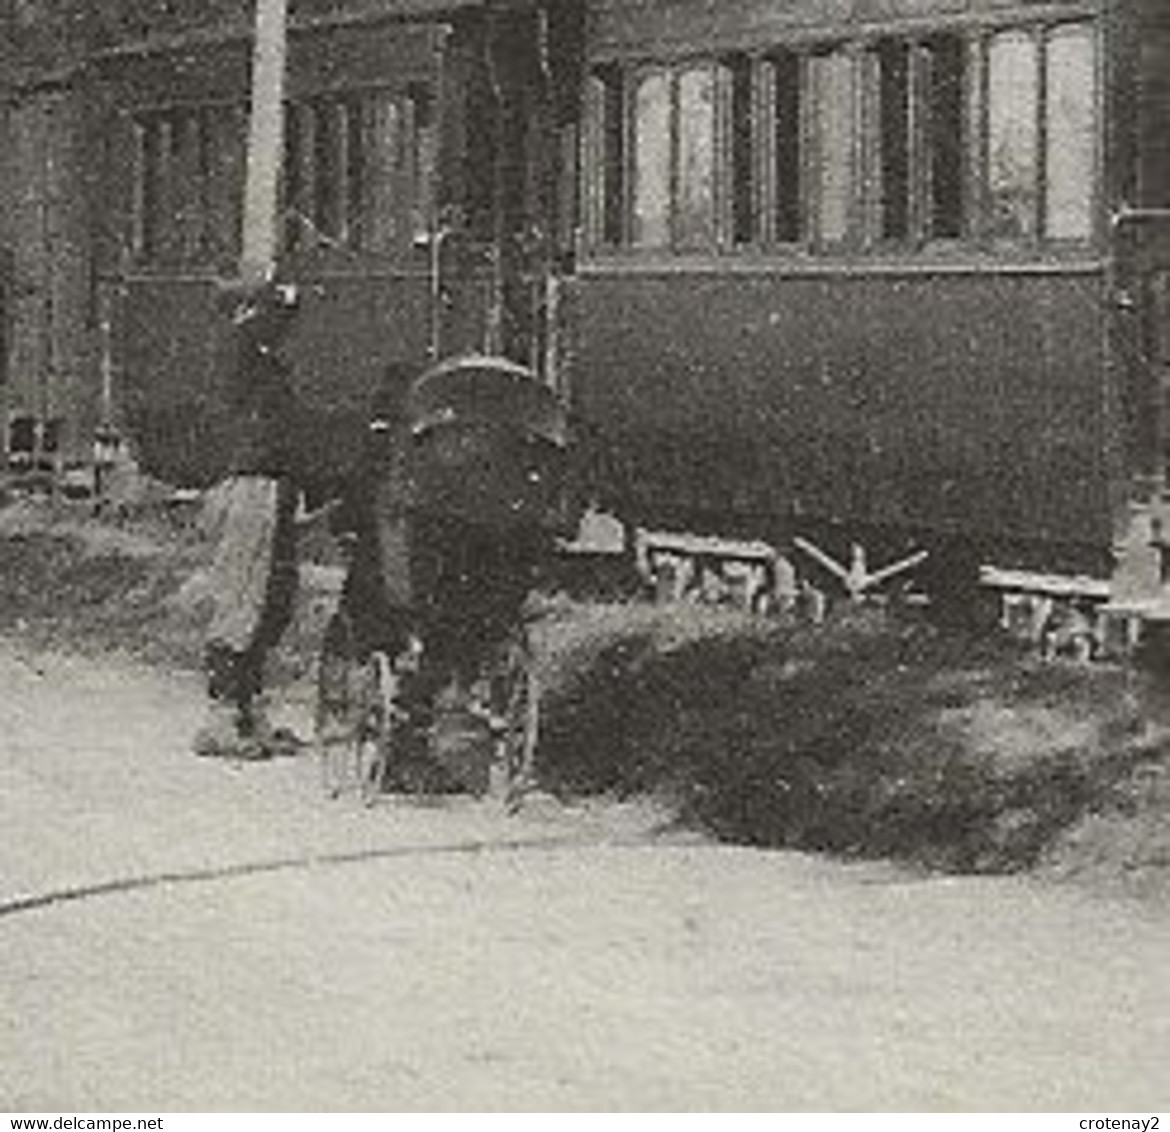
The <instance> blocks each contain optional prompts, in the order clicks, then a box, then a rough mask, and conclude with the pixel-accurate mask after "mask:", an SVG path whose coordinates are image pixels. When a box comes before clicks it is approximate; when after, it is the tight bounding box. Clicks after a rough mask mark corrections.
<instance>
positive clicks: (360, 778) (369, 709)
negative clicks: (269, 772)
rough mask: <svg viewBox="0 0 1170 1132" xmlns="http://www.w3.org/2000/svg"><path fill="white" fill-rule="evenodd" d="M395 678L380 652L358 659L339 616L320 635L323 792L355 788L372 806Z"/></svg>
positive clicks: (382, 771)
mask: <svg viewBox="0 0 1170 1132" xmlns="http://www.w3.org/2000/svg"><path fill="white" fill-rule="evenodd" d="M394 692H395V679H394V673H393V670H392V668H391V665H390V661H389V659H388V658H387V656H386V654H385V653H382V652H375V653H373V654H372V655H370V656H369V657H368V658H364V659H363V658H360V657H359V656H358V649H357V643H356V634H355V633H354V629H353V624H352V622H351V621H350V619H349V617H348V616H347V615H346V614H345V613H344V612H343V611H339V612H338V613H336V614H334V616H333V618H332V619H331V620H330V622H329V625H328V627H327V629H326V631H325V641H324V644H323V646H322V649H321V658H320V661H319V663H318V667H317V704H316V711H315V713H314V746H315V747H316V749H317V756H318V759H319V761H320V765H321V779H322V784H323V786H324V788H325V792H326V793H327V794H328V795H329V796H330V797H331V798H336V797H338V796H339V795H341V794H343V793H345V792H346V791H348V790H354V789H356V791H357V793H358V794H359V796H360V797H361V799H362V801H363V802H365V803H366V804H367V805H369V804H371V803H372V802H373V800H374V798H375V797H376V796H377V795H378V793H379V791H380V790H381V788H382V784H383V782H384V780H385V777H386V767H387V763H388V760H389V757H390V744H391V741H392V732H393V727H394V720H395V707H394Z"/></svg>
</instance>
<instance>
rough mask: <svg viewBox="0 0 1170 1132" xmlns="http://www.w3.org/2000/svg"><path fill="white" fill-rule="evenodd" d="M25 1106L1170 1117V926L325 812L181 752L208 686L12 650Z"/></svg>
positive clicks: (1, 838)
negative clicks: (1168, 1068)
mask: <svg viewBox="0 0 1170 1132" xmlns="http://www.w3.org/2000/svg"><path fill="white" fill-rule="evenodd" d="M0 687H2V688H3V695H4V698H3V702H2V704H0V1003H2V1005H3V1022H2V1023H0V1110H4V1109H13V1110H28V1109H32V1110H48V1111H59V1110H73V1111H78V1110H83V1109H84V1110H100V1111H112V1110H119V1111H136V1110H137V1111H188V1110H216V1109H230V1110H276V1111H285V1110H290V1111H303V1110H317V1109H325V1110H333V1109H338V1110H353V1109H356V1110H368V1109H372V1110H402V1109H439V1110H449V1109H454V1110H480V1109H522V1110H523V1109H551V1110H573V1109H593V1110H598V1109H601V1110H611V1109H642V1110H646V1109H650V1110H654V1109H675V1110H720V1109H726V1110H756V1109H767V1110H781V1111H784V1110H802V1109H862V1110H891V1109H898V1110H920V1109H937V1110H947V1109H952V1110H953V1109H958V1110H967V1109H974V1110H994V1109H1009V1110H1040V1111H1048V1110H1058V1111H1063V1110H1083V1111H1086V1112H1089V1111H1114V1112H1122V1111H1124V1112H1142V1111H1150V1110H1158V1109H1161V1110H1166V1109H1168V1108H1170V1086H1168V1085H1167V1084H1166V1074H1165V1071H1164V1070H1165V1065H1166V1064H1167V1062H1168V1060H1170V1056H1168V1055H1170V973H1168V972H1167V956H1168V955H1170V946H1168V945H1170V919H1168V918H1167V916H1166V914H1165V913H1164V912H1162V911H1160V910H1158V909H1156V908H1154V907H1152V906H1150V905H1141V904H1137V903H1132V902H1122V901H1114V900H1110V899H1105V898H1101V897H1095V896H1093V895H1091V894H1088V893H1086V892H1084V891H1082V890H1077V889H1073V888H1055V887H1051V886H1045V885H1042V884H1039V883H1037V882H1034V881H1027V880H1019V879H1012V880H1004V879H946V878H922V877H915V876H911V875H907V874H905V873H902V872H899V871H898V870H896V869H894V868H892V867H883V866H876V865H865V866H846V865H841V864H838V863H835V862H831V861H827V860H823V859H816V858H811V857H805V856H800V855H796V854H781V853H763V852H757V851H751V850H741V849H734V848H729V847H721V846H716V845H711V844H704V843H699V842H695V841H687V840H684V839H680V838H678V837H671V836H665V835H662V834H660V833H658V832H656V829H655V815H654V814H653V813H652V812H650V811H649V810H648V809H645V808H639V807H633V806H627V807H618V806H612V807H587V808H562V807H558V806H555V805H552V804H549V803H545V804H537V805H534V806H532V807H530V808H529V809H528V810H527V811H526V812H525V813H523V814H521V815H519V816H513V817H507V816H505V815H502V814H499V813H497V812H494V811H493V810H492V809H491V808H490V807H489V806H486V805H479V804H473V803H467V802H457V803H453V804H451V805H448V806H444V807H442V808H430V809H428V808H423V807H420V806H418V805H409V804H403V803H387V804H385V805H381V806H379V807H377V808H375V809H374V810H372V811H363V810H361V809H360V807H358V806H357V805H356V803H353V802H352V801H350V802H345V801H343V802H328V801H327V800H325V799H324V798H323V797H321V794H320V791H319V790H318V789H317V783H316V774H315V769H314V768H313V766H312V765H311V763H310V761H309V760H307V759H293V760H282V761H279V762H275V763H270V764H263V765H253V766H248V767H245V768H242V769H234V768H230V767H228V766H224V765H222V764H217V763H207V762H201V761H198V760H195V759H193V758H191V757H190V756H189V755H187V754H186V752H185V749H184V747H185V740H186V737H187V735H188V734H189V733H190V730H191V728H192V727H193V726H194V723H195V720H196V718H197V716H198V712H199V708H200V700H199V688H198V686H197V684H196V682H195V681H194V680H193V679H192V678H190V677H172V676H166V675H162V674H159V673H157V672H152V671H148V670H145V669H140V668H135V667H133V666H130V665H124V664H120V663H112V662H111V663H102V664H97V663H94V662H90V661H84V660H78V659H67V658H60V657H57V658H47V659H46V658H32V657H23V658H22V657H21V656H20V655H19V654H18V653H17V652H16V651H15V650H14V649H13V648H11V647H0Z"/></svg>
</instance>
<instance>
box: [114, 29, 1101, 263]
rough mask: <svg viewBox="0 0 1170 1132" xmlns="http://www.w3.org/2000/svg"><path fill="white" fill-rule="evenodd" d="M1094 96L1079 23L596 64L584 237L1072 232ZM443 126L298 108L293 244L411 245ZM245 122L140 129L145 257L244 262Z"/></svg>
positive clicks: (1021, 237) (390, 105)
mask: <svg viewBox="0 0 1170 1132" xmlns="http://www.w3.org/2000/svg"><path fill="white" fill-rule="evenodd" d="M1098 102H1099V82H1098V58H1097V45H1096V31H1095V28H1094V26H1093V25H1091V24H1089V23H1086V22H1075V23H1066V24H1058V25H1054V26H1046V27H1042V28H1025V29H1018V28H1016V29H1009V30H1003V31H995V32H981V33H979V34H958V33H938V34H933V35H926V36H923V37H921V38H888V39H879V40H876V41H871V42H868V43H866V44H863V45H859V44H852V43H845V44H831V45H825V46H818V47H810V48H807V49H805V48H802V49H801V50H799V51H797V50H777V51H771V52H766V53H761V54H748V53H740V54H732V55H727V56H723V57H720V58H718V59H708V60H692V61H687V62H684V63H678V64H672V65H669V66H666V65H658V64H649V65H635V64H626V63H614V64H609V65H604V66H601V67H598V68H596V69H594V70H593V71H592V73H591V74H590V76H589V83H588V87H587V91H586V99H585V128H584V141H585V154H584V156H585V162H584V168H585V169H586V171H587V177H586V182H585V184H584V186H583V189H584V191H583V193H582V199H581V206H582V209H581V211H582V216H581V220H582V222H583V227H584V235H585V239H586V242H587V244H588V245H589V246H591V247H593V248H612V249H634V250H647V251H660V252H662V251H679V252H688V251H706V250H712V249H741V250H749V249H753V248H768V247H789V248H792V247H812V248H824V249H832V248H839V247H849V246H854V247H856V246H889V245H895V246H896V245H920V244H927V243H930V242H934V241H946V240H958V239H974V240H988V241H1009V242H1022V243H1028V242H1036V241H1057V242H1059V241H1083V240H1086V239H1089V238H1090V237H1091V236H1092V234H1093V215H1094V194H1095V192H1096V167H1097V161H1098V154H1097V146H1098V137H1099V122H1098V117H1099V109H1098ZM437 118H438V115H437V113H436V107H435V105H434V103H433V95H432V92H431V91H430V90H429V89H428V88H426V87H425V86H421V85H420V86H417V87H408V88H406V89H405V90H402V91H395V92H392V91H383V90H373V91H362V92H347V93H344V94H328V95H322V96H319V97H315V98H310V99H304V100H300V101H295V102H292V103H290V105H289V106H288V112H287V114H286V128H285V145H284V169H283V177H282V194H283V204H282V216H283V218H284V224H283V239H284V244H285V247H286V248H287V249H288V250H290V251H295V250H306V249H312V248H318V247H330V246H337V247H343V248H346V249H349V250H355V251H369V252H385V253H398V252H402V251H404V250H405V249H408V248H409V247H410V246H411V245H412V244H413V243H415V242H417V241H418V239H419V237H420V236H422V235H423V234H425V232H426V230H427V227H428V225H429V223H430V220H431V217H432V214H433V205H434V200H433V194H434V192H435V171H436V161H437V149H438V127H437ZM246 130H247V122H246V111H245V107H244V106H243V105H242V104H239V105H236V104H226V103H225V104H214V105H205V106H195V107H178V108H168V109H164V110H155V111H149V112H146V113H143V114H140V115H139V116H137V117H136V118H135V119H134V135H135V139H136V147H137V154H136V159H137V160H136V173H137V175H136V177H135V181H134V184H135V199H134V202H133V228H134V232H133V245H134V251H135V255H136V257H137V258H138V259H139V260H140V261H145V262H154V263H161V264H168V265H175V264H198V263H221V262H232V261H234V259H235V258H236V257H237V256H238V251H239V240H240V228H241V209H242V198H243V184H244V164H245V151H246ZM472 141H473V142H474V141H475V139H472ZM569 164H572V163H569ZM483 180H485V181H486V178H484V179H483ZM476 183H479V182H476Z"/></svg>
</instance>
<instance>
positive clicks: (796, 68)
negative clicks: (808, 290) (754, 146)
mask: <svg viewBox="0 0 1170 1132" xmlns="http://www.w3.org/2000/svg"><path fill="white" fill-rule="evenodd" d="M772 83H773V89H774V95H773V112H774V114H775V118H774V122H775V127H774V135H773V142H774V145H775V156H774V159H773V163H772V166H773V168H772V176H773V191H774V193H775V205H774V209H773V219H774V223H775V226H776V228H775V232H776V240H777V242H778V243H782V244H792V243H796V242H797V241H799V240H800V239H801V238H802V237H803V234H804V231H803V229H804V222H803V217H804V192H803V189H802V184H803V180H804V177H803V161H804V145H803V137H804V131H803V129H802V127H801V105H802V90H803V74H802V68H801V61H800V57H799V56H797V55H793V54H791V53H789V52H780V53H777V54H776V55H774V56H773V57H772Z"/></svg>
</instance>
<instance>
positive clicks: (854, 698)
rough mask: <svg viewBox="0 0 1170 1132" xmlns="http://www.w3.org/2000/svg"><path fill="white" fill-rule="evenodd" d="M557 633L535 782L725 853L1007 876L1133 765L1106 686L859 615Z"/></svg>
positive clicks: (1119, 695) (642, 615) (636, 618)
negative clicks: (662, 823) (712, 841)
mask: <svg viewBox="0 0 1170 1132" xmlns="http://www.w3.org/2000/svg"><path fill="white" fill-rule="evenodd" d="M561 638H562V641H561V648H562V655H561V658H560V663H559V666H557V667H555V669H554V671H553V673H552V676H551V678H550V679H549V681H548V691H547V693H546V697H545V707H544V712H543V723H542V733H541V742H540V749H539V767H540V772H541V775H542V778H543V780H544V781H545V782H546V783H547V784H548V785H549V786H550V788H551V789H553V790H555V791H558V792H561V793H579V792H585V793H592V792H611V793H615V794H619V795H622V794H630V793H639V792H646V791H653V792H656V793H659V794H663V795H665V796H667V797H668V798H669V799H670V800H671V801H672V802H673V803H674V805H675V806H676V808H677V811H678V813H679V815H680V817H681V818H682V819H683V820H685V821H687V822H689V823H692V824H694V825H697V826H699V827H701V828H703V829H706V830H709V831H710V832H712V833H714V834H715V835H717V836H718V837H720V838H722V839H724V840H727V841H732V842H740V843H748V844H753V845H762V846H788V847H796V848H801V849H809V850H822V851H829V852H833V853H839V854H844V855H851V856H892V857H898V858H903V859H911V860H915V861H919V862H922V863H925V864H928V865H931V866H933V867H938V868H943V869H948V870H957V871H1012V870H1015V869H1020V868H1026V867H1030V866H1032V865H1033V864H1035V863H1036V862H1037V861H1038V860H1039V859H1040V857H1041V855H1042V854H1043V853H1044V851H1045V849H1046V848H1047V847H1048V846H1050V845H1051V843H1052V842H1053V840H1054V838H1055V837H1056V836H1057V834H1058V833H1059V832H1060V831H1061V830H1063V829H1065V828H1066V827H1068V826H1069V825H1071V824H1072V823H1073V822H1074V821H1076V820H1078V819H1079V818H1080V817H1081V816H1083V815H1084V814H1085V813H1086V812H1089V811H1091V810H1092V809H1093V807H1095V806H1098V805H1101V804H1104V800H1105V799H1106V797H1107V796H1108V793H1109V790H1110V789H1111V788H1112V786H1113V785H1114V784H1115V783H1116V782H1117V781H1118V780H1119V779H1121V778H1122V777H1124V775H1125V774H1126V773H1127V771H1128V770H1129V769H1130V768H1131V767H1132V765H1133V763H1134V760H1135V758H1137V757H1138V754H1137V751H1136V748H1135V747H1134V745H1133V742H1132V740H1133V737H1134V735H1135V734H1136V732H1137V728H1138V721H1137V717H1136V714H1135V709H1134V706H1133V704H1132V703H1131V702H1130V701H1129V700H1128V699H1127V697H1126V696H1125V694H1124V679H1123V678H1122V676H1121V674H1119V673H1116V672H1112V671H1109V670H1104V669H1072V668H1064V667H1055V666H1040V665H1038V664H1035V663H1033V662H1032V661H1030V660H1029V659H1027V658H1026V657H1022V656H1020V655H1017V654H1016V653H1014V652H1012V651H1010V650H1008V649H1007V648H1006V647H1004V646H1002V645H997V644H994V643H990V642H987V641H978V640H971V639H964V638H961V637H957V636H945V637H944V636H942V635H939V634H938V633H935V632H933V631H931V630H930V629H929V628H926V627H922V626H900V627H899V626H894V625H892V624H890V623H888V622H886V621H885V620H884V619H882V618H881V617H879V616H876V615H866V616H851V617H847V618H845V619H842V620H839V621H837V622H836V623H832V624H829V625H826V626H821V627H817V628H802V627H798V626H795V625H785V624H777V623H761V622H758V621H755V622H745V621H743V620H742V619H735V618H731V619H728V618H722V619H721V618H720V617H719V616H718V615H713V614H710V613H701V614H700V613H697V612H696V611H694V610H690V609H687V608H685V607H679V608H677V609H675V610H659V611H654V612H637V611H627V612H626V613H625V615H624V618H623V615H622V614H620V613H619V614H614V615H612V616H609V617H600V618H599V617H598V616H597V615H596V614H593V615H592V616H591V617H590V616H587V617H586V618H585V622H584V627H583V628H582V627H578V632H577V634H576V639H573V634H572V633H571V632H566V631H562V634H561Z"/></svg>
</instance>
